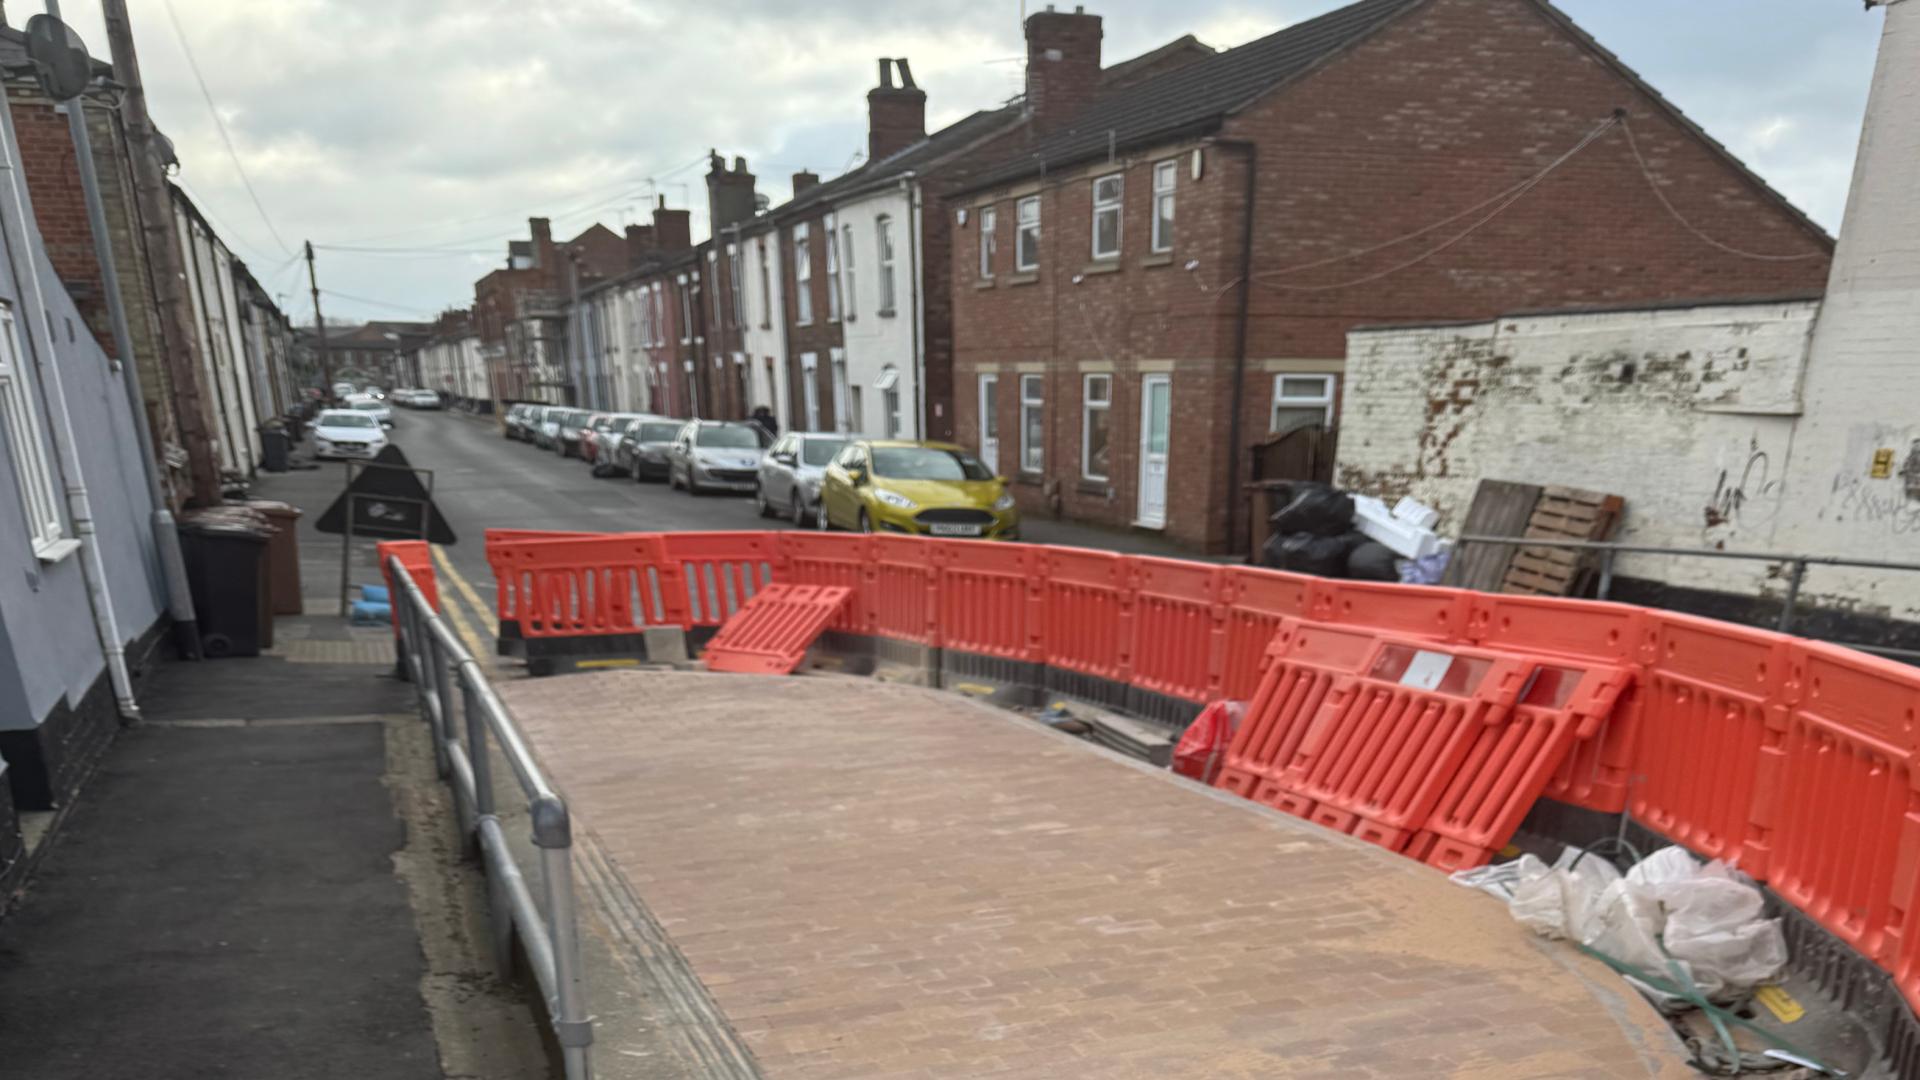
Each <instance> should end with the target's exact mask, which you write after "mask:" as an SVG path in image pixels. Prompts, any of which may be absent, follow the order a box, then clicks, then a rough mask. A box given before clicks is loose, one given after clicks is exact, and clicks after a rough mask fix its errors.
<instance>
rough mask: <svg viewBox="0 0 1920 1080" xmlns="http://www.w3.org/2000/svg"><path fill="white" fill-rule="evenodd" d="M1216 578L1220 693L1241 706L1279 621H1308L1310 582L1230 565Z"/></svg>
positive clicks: (1254, 682) (1300, 577)
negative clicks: (1221, 638)
mask: <svg viewBox="0 0 1920 1080" xmlns="http://www.w3.org/2000/svg"><path fill="white" fill-rule="evenodd" d="M1220 575H1221V577H1220V602H1221V603H1222V604H1224V605H1226V612H1225V616H1226V626H1225V634H1226V641H1225V655H1224V656H1223V657H1222V660H1221V673H1220V674H1221V687H1220V692H1221V695H1222V696H1223V697H1228V698H1232V699H1234V700H1236V701H1243V700H1245V699H1247V698H1249V697H1251V696H1252V695H1253V692H1254V687H1255V686H1257V685H1258V684H1259V681H1260V672H1261V668H1262V665H1263V664H1264V663H1265V661H1266V655H1267V644H1268V643H1269V642H1271V641H1272V640H1273V635H1274V633H1275V632H1276V631H1278V630H1279V629H1280V622H1281V620H1283V619H1305V618H1310V617H1312V611H1313V582H1314V579H1313V578H1310V577H1307V576H1306V575H1304V574H1289V573H1285V572H1283V571H1279V570H1263V569H1260V568H1258V567H1253V566H1229V567H1226V568H1224V569H1222V570H1221V571H1220Z"/></svg>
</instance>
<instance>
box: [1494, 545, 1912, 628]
mask: <svg viewBox="0 0 1920 1080" xmlns="http://www.w3.org/2000/svg"><path fill="white" fill-rule="evenodd" d="M1456 544H1457V545H1458V546H1459V547H1465V546H1466V545H1468V544H1497V545H1500V546H1503V547H1545V548H1571V549H1574V550H1576V551H1597V552H1599V553H1600V580H1599V582H1598V583H1597V584H1596V586H1595V588H1594V596H1595V597H1596V598H1597V599H1600V600H1605V599H1606V598H1607V594H1608V593H1609V592H1611V591H1612V589H1613V560H1614V557H1615V556H1616V555H1671V556H1676V557H1680V558H1695V559H1745V560H1748V561H1751V562H1770V563H1785V564H1786V565H1787V591H1786V594H1785V595H1784V596H1783V597H1782V598H1781V604H1780V618H1779V620H1778V621H1777V622H1776V623H1775V625H1774V629H1776V630H1778V631H1780V632H1781V633H1783V634H1784V633H1787V632H1788V631H1790V630H1791V629H1792V628H1793V617H1794V613H1795V610H1794V609H1795V608H1796V607H1797V606H1798V604H1799V602H1800V586H1801V584H1802V583H1803V582H1805V581H1806V578H1807V567H1809V566H1851V567H1857V568H1859V569H1863V570H1914V571H1920V563H1916V562H1896V561H1893V560H1889V559H1849V558H1846V557H1845V556H1840V555H1787V554H1779V553H1776V552H1766V551H1725V550H1722V549H1720V548H1676V547H1660V546H1658V545H1654V544H1621V543H1616V542H1614V541H1611V540H1546V539H1536V538H1534V537H1530V536H1462V537H1461V538H1460V539H1459V540H1458V541H1456ZM1841 644H1845V645H1847V646H1848V647H1849V648H1854V649H1860V650H1862V651H1865V652H1876V653H1881V654H1884V655H1888V656H1900V657H1907V658H1914V657H1920V652H1916V651H1915V650H1912V649H1896V648H1891V647H1888V646H1881V645H1869V644H1861V643H1856V642H1842V643H1841Z"/></svg>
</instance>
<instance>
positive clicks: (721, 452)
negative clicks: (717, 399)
mask: <svg viewBox="0 0 1920 1080" xmlns="http://www.w3.org/2000/svg"><path fill="white" fill-rule="evenodd" d="M768 441H769V440H768V438H767V433H766V432H765V431H764V430H762V429H761V428H760V427H759V426H758V425H756V424H749V423H746V422H744V421H737V420H689V421H687V423H686V426H684V427H682V428H681V429H680V434H679V435H677V436H675V438H674V440H673V445H672V446H671V447H669V448H668V449H667V486H669V487H684V488H686V489H687V491H688V492H689V493H691V494H694V495H699V494H701V493H703V492H707V491H738V492H749V491H752V490H753V489H754V485H755V484H756V483H757V482H758V480H759V478H760V451H762V450H764V449H766V446H767V443H768Z"/></svg>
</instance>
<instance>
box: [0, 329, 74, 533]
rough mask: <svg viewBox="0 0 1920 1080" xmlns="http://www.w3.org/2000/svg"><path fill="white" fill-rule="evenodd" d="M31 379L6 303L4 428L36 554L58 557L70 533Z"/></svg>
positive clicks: (0, 370)
mask: <svg viewBox="0 0 1920 1080" xmlns="http://www.w3.org/2000/svg"><path fill="white" fill-rule="evenodd" d="M31 378H32V375H31V373H30V372H28V371H27V368H26V364H25V363H24V362H23V361H22V360H21V358H20V334H19V330H18V328H17V327H16V326H15V324H14V318H13V306H12V305H11V304H5V303H0V425H4V426H5V428H6V433H7V449H8V451H9V454H10V456H11V461H12V464H13V480H14V486H16V487H18V488H19V489H20V510H21V513H22V514H24V515H25V516H26V519H27V537H28V539H29V540H31V541H32V543H33V552H34V554H35V555H38V556H40V557H41V558H55V557H57V550H58V547H59V546H60V541H61V540H62V539H63V538H64V537H65V535H66V530H65V527H64V525H65V523H64V520H63V519H62V517H61V514H60V485H59V481H58V479H57V478H56V477H55V475H54V471H53V461H52V460H51V459H50V458H49V457H48V456H47V452H46V443H45V442H43V441H42V439H41V431H40V413H39V412H38V411H37V410H36V409H35V408H34V405H33V403H34V402H35V401H36V400H38V397H39V396H38V395H37V394H35V393H34V391H33V386H32V384H31V382H30V380H31Z"/></svg>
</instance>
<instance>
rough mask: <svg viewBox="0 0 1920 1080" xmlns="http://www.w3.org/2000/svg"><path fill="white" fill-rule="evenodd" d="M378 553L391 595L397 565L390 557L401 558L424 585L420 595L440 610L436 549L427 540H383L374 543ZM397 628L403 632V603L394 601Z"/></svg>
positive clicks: (401, 562) (394, 619) (418, 582)
mask: <svg viewBox="0 0 1920 1080" xmlns="http://www.w3.org/2000/svg"><path fill="white" fill-rule="evenodd" d="M374 552H375V553H376V557H377V558H378V559H379V560H380V580H381V581H383V582H385V583H386V586H387V595H388V596H389V597H392V596H393V593H394V588H393V568H392V567H390V566H388V565H387V560H388V559H399V560H400V565H401V566H404V567H406V568H407V576H408V577H411V578H412V579H413V583H414V584H415V585H418V586H420V595H422V596H424V597H426V598H427V604H428V605H429V606H430V607H432V608H433V610H435V611H439V610H440V590H439V588H438V586H437V584H436V579H435V578H434V575H433V549H432V548H431V547H429V546H428V544H427V542H426V541H425V540H382V541H381V542H380V543H378V544H375V545H374ZM391 604H392V611H391V616H392V619H393V632H394V634H395V635H396V636H398V635H399V633H400V603H399V601H398V600H393V601H391Z"/></svg>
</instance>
